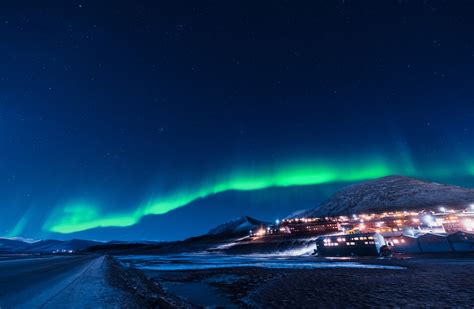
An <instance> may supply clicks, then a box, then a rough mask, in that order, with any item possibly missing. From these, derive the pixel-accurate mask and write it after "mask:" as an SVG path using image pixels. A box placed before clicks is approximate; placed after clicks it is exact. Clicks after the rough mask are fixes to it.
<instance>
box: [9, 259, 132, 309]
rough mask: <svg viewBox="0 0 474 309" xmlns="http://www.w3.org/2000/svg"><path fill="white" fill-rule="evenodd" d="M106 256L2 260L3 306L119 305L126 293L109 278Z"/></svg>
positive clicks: (110, 306) (112, 306)
mask: <svg viewBox="0 0 474 309" xmlns="http://www.w3.org/2000/svg"><path fill="white" fill-rule="evenodd" d="M106 270H107V264H106V260H105V258H104V257H103V256H56V257H46V258H30V259H16V260H8V261H1V262H0V308H1V309H5V308H120V307H124V304H126V303H127V299H126V298H127V296H126V295H124V293H123V292H122V291H121V290H120V289H117V288H114V287H112V286H111V285H110V284H109V283H108V282H107V276H106Z"/></svg>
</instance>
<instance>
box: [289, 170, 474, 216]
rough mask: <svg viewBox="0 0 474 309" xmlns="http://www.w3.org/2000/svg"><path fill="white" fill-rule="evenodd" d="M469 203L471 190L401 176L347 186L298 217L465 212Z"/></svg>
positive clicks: (472, 200)
mask: <svg viewBox="0 0 474 309" xmlns="http://www.w3.org/2000/svg"><path fill="white" fill-rule="evenodd" d="M471 203H474V190H472V189H466V188H462V187H458V186H451V185H444V184H439V183H434V182H427V181H422V180H418V179H414V178H410V177H404V176H387V177H383V178H379V179H375V180H370V181H366V182H362V183H359V184H355V185H352V186H349V187H346V188H344V189H342V190H340V191H338V192H336V193H335V194H334V195H333V196H332V197H330V198H329V199H328V200H327V201H325V202H323V203H322V204H321V205H320V206H319V207H317V208H314V209H310V210H308V211H306V212H304V213H301V214H299V215H298V217H321V216H328V215H350V214H355V213H364V212H368V211H374V212H377V211H385V210H397V209H420V210H421V209H436V208H439V207H441V206H446V207H449V208H458V209H464V208H465V207H466V206H467V205H469V204H471Z"/></svg>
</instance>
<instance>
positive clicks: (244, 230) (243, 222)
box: [207, 216, 269, 236]
mask: <svg viewBox="0 0 474 309" xmlns="http://www.w3.org/2000/svg"><path fill="white" fill-rule="evenodd" d="M266 225H269V223H268V222H263V221H259V220H257V219H254V218H251V217H247V216H244V217H240V218H238V219H235V220H232V221H229V222H227V223H224V224H221V225H218V226H216V227H215V228H213V229H211V230H209V232H208V233H207V235H212V236H216V235H234V234H248V233H249V230H251V229H253V228H255V227H259V226H266Z"/></svg>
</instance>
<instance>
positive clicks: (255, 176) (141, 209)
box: [43, 157, 417, 234]
mask: <svg viewBox="0 0 474 309" xmlns="http://www.w3.org/2000/svg"><path fill="white" fill-rule="evenodd" d="M404 165H405V166H404V167H402V166H401V165H396V164H393V163H392V164H390V163H388V162H386V161H384V160H382V159H380V158H377V157H371V158H367V159H365V160H364V161H362V160H354V161H351V162H342V161H341V162H325V161H321V160H318V161H309V160H307V161H301V162H297V163H293V164H286V165H282V166H279V167H276V168H273V169H266V170H265V169H263V170H260V171H255V170H253V171H248V170H238V171H236V172H234V173H232V174H230V175H228V176H226V177H220V179H219V180H218V181H209V182H207V183H206V182H203V183H201V184H199V185H198V186H195V187H194V188H193V187H191V186H190V187H187V188H184V189H181V190H177V191H175V192H174V193H172V194H170V193H168V194H163V195H162V196H161V197H158V198H154V199H151V200H150V201H147V202H145V203H143V204H141V205H139V206H137V207H136V208H135V209H132V210H129V211H117V212H113V211H112V210H106V209H110V208H107V207H103V208H102V207H101V206H100V205H97V204H94V203H93V202H88V201H83V200H80V201H76V202H71V203H67V204H66V205H62V206H60V207H58V209H56V211H54V212H53V214H52V215H51V216H50V217H49V219H48V220H47V222H46V223H45V224H44V226H43V229H45V230H46V231H49V232H55V233H63V234H67V233H73V232H79V231H84V230H88V229H92V228H97V227H127V226H131V225H134V224H136V223H138V222H139V221H140V219H141V218H142V217H144V216H147V215H160V214H164V213H167V212H169V211H172V210H174V209H177V208H179V207H183V206H186V205H188V204H190V203H192V202H193V201H195V200H197V199H200V198H206V197H209V196H212V195H214V194H219V193H222V192H226V191H231V190H235V191H251V190H261V189H266V188H271V187H290V186H307V185H319V184H326V183H335V182H348V183H350V182H356V181H362V180H366V179H372V178H377V177H382V176H387V175H392V174H404V175H415V174H417V173H416V172H415V170H414V169H413V167H412V166H411V165H410V164H404Z"/></svg>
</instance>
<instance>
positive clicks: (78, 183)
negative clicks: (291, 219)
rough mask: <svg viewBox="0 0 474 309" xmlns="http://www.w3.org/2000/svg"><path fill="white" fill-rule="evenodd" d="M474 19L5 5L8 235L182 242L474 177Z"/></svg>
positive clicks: (159, 6)
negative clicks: (391, 191) (411, 181)
mask: <svg viewBox="0 0 474 309" xmlns="http://www.w3.org/2000/svg"><path fill="white" fill-rule="evenodd" d="M473 16H474V3H472V2H471V1H456V2H453V1H367V2H359V1H349V0H346V1H308V2H298V3H295V2H293V1H263V2H261V1H259V2H256V1H241V2H240V1H239V2H237V1H200V2H199V3H196V2H194V1H171V2H164V1H114V2H107V3H106V2H99V1H67V2H64V1H46V2H41V3H39V2H37V1H30V2H27V1H15V2H12V3H9V4H6V3H3V4H1V14H0V35H1V37H2V44H1V45H0V53H1V55H2V57H1V58H0V66H1V70H0V87H1V91H0V132H1V133H0V175H1V178H0V193H1V196H2V206H1V207H2V216H1V217H0V235H5V236H24V237H33V238H38V237H62V238H68V237H72V236H81V235H82V236H84V235H85V236H87V237H89V238H95V239H108V238H118V237H120V236H121V235H124V234H126V236H125V238H139V237H142V238H148V239H174V238H180V237H185V236H190V235H193V234H196V233H200V232H203V231H205V230H206V229H208V228H210V227H212V225H214V224H216V223H219V222H222V221H226V220H229V219H232V218H234V217H236V216H239V215H253V216H257V217H260V218H262V219H267V220H274V219H275V218H278V217H282V216H284V215H286V214H287V213H289V212H291V211H293V210H296V209H300V208H306V207H314V206H316V205H317V204H318V203H319V202H320V201H321V200H322V199H324V198H325V197H327V196H328V195H330V194H331V193H332V192H333V191H334V190H335V189H336V188H339V187H341V186H343V185H346V184H347V183H351V182H354V181H359V180H364V179H366V178H371V177H375V176H381V175H385V174H391V173H398V174H406V175H410V176H416V177H421V178H426V179H433V180H437V181H444V182H448V183H454V184H459V185H464V186H473V185H474V181H473V180H474V179H473V175H474V160H472V158H471V157H472V156H471V153H472V151H473V150H474V147H473V146H474V145H473V142H472V141H473V137H474V125H473V123H474V93H473V92H474V87H472V85H473V82H474V77H473V73H472V72H474V30H473V29H474V25H473V24H474V18H473ZM348 170H349V172H348ZM323 174H324V176H325V177H324V179H323V180H320V179H319V178H318V180H316V176H318V177H319V176H320V175H323ZM308 175H309V176H310V177H309V178H311V180H310V181H307V182H308V183H305V184H312V185H311V186H309V187H304V188H301V187H298V186H299V185H301V184H302V183H303V182H305V181H306V180H307V179H308ZM328 175H329V176H328ZM346 175H351V177H346ZM326 176H327V177H326ZM302 178H304V179H305V180H304V181H303V180H302ZM250 182H252V183H251V184H250ZM256 183H258V184H256ZM260 184H261V185H260ZM244 187H245V188H244ZM242 188H244V190H245V192H241V189H242ZM257 188H258V189H261V190H254V189H257ZM233 190H238V192H227V191H233ZM200 197H202V198H203V199H200V200H197V201H196V198H200ZM189 203H191V204H189ZM164 204H166V205H164ZM170 204H172V206H169V205H170ZM188 204H189V205H188ZM153 205H158V206H153ZM185 205H187V206H185ZM168 206H169V207H168ZM182 206H185V207H182ZM166 207H168V208H166ZM181 207H182V208H181ZM165 208H166V209H167V210H171V212H170V213H168V214H166V215H165V216H163V215H161V216H159V215H158V216H156V215H157V214H159V213H162V212H164V211H162V210H163V209H165ZM150 214H155V216H147V215H150ZM165 217H166V220H164V219H163V218H165ZM196 217H199V218H200V221H199V224H196V223H195V222H194V221H195V218H196ZM129 218H133V219H130V220H128V219H129ZM142 218H145V219H143V220H142V221H140V219H142ZM101 220H102V221H101ZM165 221H166V222H165ZM170 222H172V224H171V223H170ZM170 224H171V225H170ZM177 224H180V225H179V230H178V228H177V229H176V230H175V231H174V230H173V226H177ZM117 225H120V226H121V225H127V226H128V227H117ZM130 225H131V226H130ZM69 227H71V228H69ZM101 227H102V228H101ZM84 230H85V232H83V233H85V234H69V233H70V232H80V231H84ZM183 230H184V232H183ZM124 231H130V232H124ZM58 232H60V233H58ZM64 232H67V233H66V234H64Z"/></svg>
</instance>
